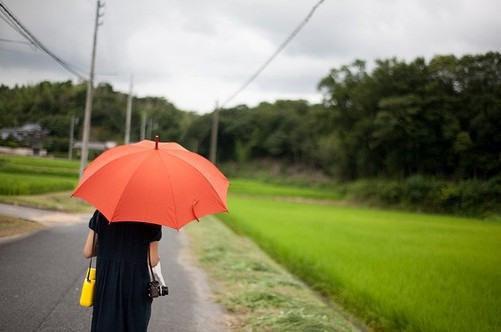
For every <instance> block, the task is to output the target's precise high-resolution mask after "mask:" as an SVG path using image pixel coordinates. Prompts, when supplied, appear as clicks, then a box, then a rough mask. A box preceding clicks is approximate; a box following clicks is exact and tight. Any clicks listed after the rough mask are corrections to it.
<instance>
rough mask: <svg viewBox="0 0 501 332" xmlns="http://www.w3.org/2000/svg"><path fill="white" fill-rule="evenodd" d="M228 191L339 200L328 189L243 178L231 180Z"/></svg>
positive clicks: (333, 191) (336, 195)
mask: <svg viewBox="0 0 501 332" xmlns="http://www.w3.org/2000/svg"><path fill="white" fill-rule="evenodd" d="M230 191H231V192H232V193H234V194H246V195H259V196H286V197H301V198H312V199H339V198H340V195H339V193H338V192H337V191H335V190H333V189H329V188H308V187H300V186H291V185H285V184H278V183H270V182H264V181H257V180H251V179H243V178H237V179H231V186H230Z"/></svg>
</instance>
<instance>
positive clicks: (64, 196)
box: [0, 191, 91, 213]
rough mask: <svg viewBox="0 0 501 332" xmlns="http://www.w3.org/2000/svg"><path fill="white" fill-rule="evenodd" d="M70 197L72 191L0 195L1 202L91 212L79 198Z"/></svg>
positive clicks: (66, 210) (55, 209)
mask: <svg viewBox="0 0 501 332" xmlns="http://www.w3.org/2000/svg"><path fill="white" fill-rule="evenodd" d="M70 195H71V191H64V192H50V193H46V194H38V195H19V196H8V195H0V202H1V203H5V204H13V205H21V206H30V207H35V208H38V209H44V210H54V211H64V212H70V213H72V212H90V211H91V206H90V205H89V204H88V203H86V202H85V201H83V200H81V199H78V198H72V197H71V196H70Z"/></svg>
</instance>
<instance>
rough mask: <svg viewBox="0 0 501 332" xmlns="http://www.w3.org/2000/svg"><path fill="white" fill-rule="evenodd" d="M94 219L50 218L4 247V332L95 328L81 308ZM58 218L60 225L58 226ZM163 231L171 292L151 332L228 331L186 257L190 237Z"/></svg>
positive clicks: (0, 274) (0, 209) (158, 305)
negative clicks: (88, 240) (89, 231)
mask: <svg viewBox="0 0 501 332" xmlns="http://www.w3.org/2000/svg"><path fill="white" fill-rule="evenodd" d="M36 212H37V211H36V210H33V209H25V208H11V207H5V206H3V205H0V214H11V215H19V216H23V217H25V218H28V217H30V218H35V219H36V217H33V213H35V214H36ZM39 212H40V211H39ZM44 213H46V214H48V212H40V213H39V216H41V215H44ZM30 214H31V215H30ZM45 216H46V215H45ZM89 217H90V216H81V217H79V218H75V217H74V216H68V218H66V219H67V220H70V219H71V218H73V219H71V220H72V221H71V222H64V220H65V218H64V214H63V215H61V214H59V215H58V217H57V218H56V219H55V220H56V221H54V220H52V221H51V219H50V218H45V220H48V221H47V224H49V225H51V226H52V227H47V228H46V229H44V230H42V231H39V232H37V233H34V234H32V235H29V236H27V237H21V238H19V239H17V240H13V241H3V242H2V243H0V331H89V330H90V320H91V311H92V310H91V309H86V308H82V307H80V306H79V305H78V299H79V295H80V288H81V284H82V280H83V276H84V272H85V270H86V266H87V264H88V263H87V262H88V261H87V260H86V259H84V258H83V257H82V255H81V250H82V245H83V241H84V237H85V234H86V232H87V223H86V221H88V218H89ZM58 218H59V219H58ZM57 220H62V221H61V224H62V225H61V226H54V225H55V224H57ZM163 231H164V232H163V239H162V241H161V244H160V256H161V258H162V269H163V272H164V276H165V277H166V279H167V280H166V282H167V283H168V285H169V290H170V292H171V294H170V295H169V296H167V297H163V298H158V299H155V300H154V303H153V310H152V317H151V320H150V329H149V331H221V330H224V325H223V324H222V316H223V313H222V311H221V309H220V308H219V307H218V306H217V305H215V304H213V303H212V302H211V301H210V299H209V296H210V294H209V293H208V291H207V285H206V281H205V277H204V275H203V273H202V272H201V271H200V270H198V268H196V267H195V266H193V265H192V264H191V263H190V260H189V259H186V257H188V256H187V252H186V248H185V242H186V241H187V240H186V237H185V236H184V234H183V233H182V232H179V233H178V232H176V231H172V230H170V229H166V228H164V229H163Z"/></svg>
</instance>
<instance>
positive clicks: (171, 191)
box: [158, 153, 179, 229]
mask: <svg viewBox="0 0 501 332" xmlns="http://www.w3.org/2000/svg"><path fill="white" fill-rule="evenodd" d="M158 158H160V162H161V163H162V164H163V165H164V167H165V173H167V176H168V177H169V187H170V193H171V195H172V200H173V201H174V220H175V221H176V229H179V222H178V220H177V204H176V195H174V189H173V188H172V181H171V176H170V173H169V168H168V167H167V165H165V160H164V159H163V158H162V154H160V153H159V154H158Z"/></svg>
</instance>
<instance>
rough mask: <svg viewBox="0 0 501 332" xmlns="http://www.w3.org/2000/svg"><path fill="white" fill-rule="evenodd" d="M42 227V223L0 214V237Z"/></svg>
mask: <svg viewBox="0 0 501 332" xmlns="http://www.w3.org/2000/svg"><path fill="white" fill-rule="evenodd" d="M41 228H43V226H42V225H40V224H38V223H36V222H32V221H29V220H25V219H20V218H13V217H8V216H3V215H0V238H2V237H5V236H12V235H17V234H22V233H27V232H33V231H35V230H38V229H41Z"/></svg>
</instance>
